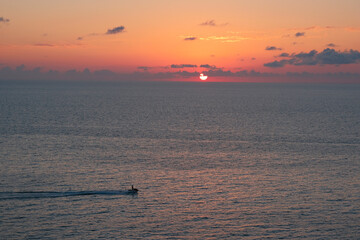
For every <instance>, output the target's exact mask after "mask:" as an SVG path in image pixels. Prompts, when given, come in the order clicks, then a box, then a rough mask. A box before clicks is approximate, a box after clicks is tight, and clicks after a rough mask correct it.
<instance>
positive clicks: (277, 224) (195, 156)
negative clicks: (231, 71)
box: [0, 82, 360, 239]
mask: <svg viewBox="0 0 360 240" xmlns="http://www.w3.org/2000/svg"><path fill="white" fill-rule="evenodd" d="M0 157H1V159H0V184H1V185H0V239H100V238H102V239H266V238H269V239H278V238H284V239H298V238H301V239H359V236H360V85H299V84H230V83H227V84H225V83H223V84H220V83H201V84H200V83H64V82H54V83H41V82H37V83H35V82H33V83H26V82H22V83H21V82H16V83H10V82H0ZM132 184H133V185H134V186H135V187H137V188H139V190H140V191H139V194H137V195H128V194H126V190H127V189H128V188H130V186H131V185H132Z"/></svg>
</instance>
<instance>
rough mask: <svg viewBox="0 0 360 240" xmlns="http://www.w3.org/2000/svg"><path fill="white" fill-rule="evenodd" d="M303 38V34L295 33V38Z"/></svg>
mask: <svg viewBox="0 0 360 240" xmlns="http://www.w3.org/2000/svg"><path fill="white" fill-rule="evenodd" d="M303 36H305V32H297V33H295V37H303Z"/></svg>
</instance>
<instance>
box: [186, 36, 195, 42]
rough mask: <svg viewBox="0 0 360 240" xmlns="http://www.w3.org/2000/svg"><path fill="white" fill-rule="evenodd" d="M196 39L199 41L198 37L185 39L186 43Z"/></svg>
mask: <svg viewBox="0 0 360 240" xmlns="http://www.w3.org/2000/svg"><path fill="white" fill-rule="evenodd" d="M196 39H197V37H186V38H184V40H185V41H194V40H196Z"/></svg>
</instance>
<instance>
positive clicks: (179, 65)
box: [170, 64, 197, 68]
mask: <svg viewBox="0 0 360 240" xmlns="http://www.w3.org/2000/svg"><path fill="white" fill-rule="evenodd" d="M170 67H171V68H195V67H197V65H193V64H171V66H170Z"/></svg>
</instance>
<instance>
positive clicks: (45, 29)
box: [0, 0, 360, 83]
mask: <svg viewBox="0 0 360 240" xmlns="http://www.w3.org/2000/svg"><path fill="white" fill-rule="evenodd" d="M359 10H360V1H359V0H301V1H295V0H251V1H250V0H204V1H203V0H181V1H175V0H174V1H169V0H151V1H150V0H133V1H121V0H116V1H115V0H114V1H113V0H76V1H74V0H71V1H70V0H62V1H55V0H0V80H12V79H23V80H26V79H44V80H46V79H49V80H52V79H56V80H62V79H64V80H68V79H70V80H86V79H89V80H114V81H116V80H119V81H121V80H127V81H200V79H199V74H200V73H203V74H204V75H207V76H208V79H207V80H206V81H230V82H336V83H360V14H359Z"/></svg>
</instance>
